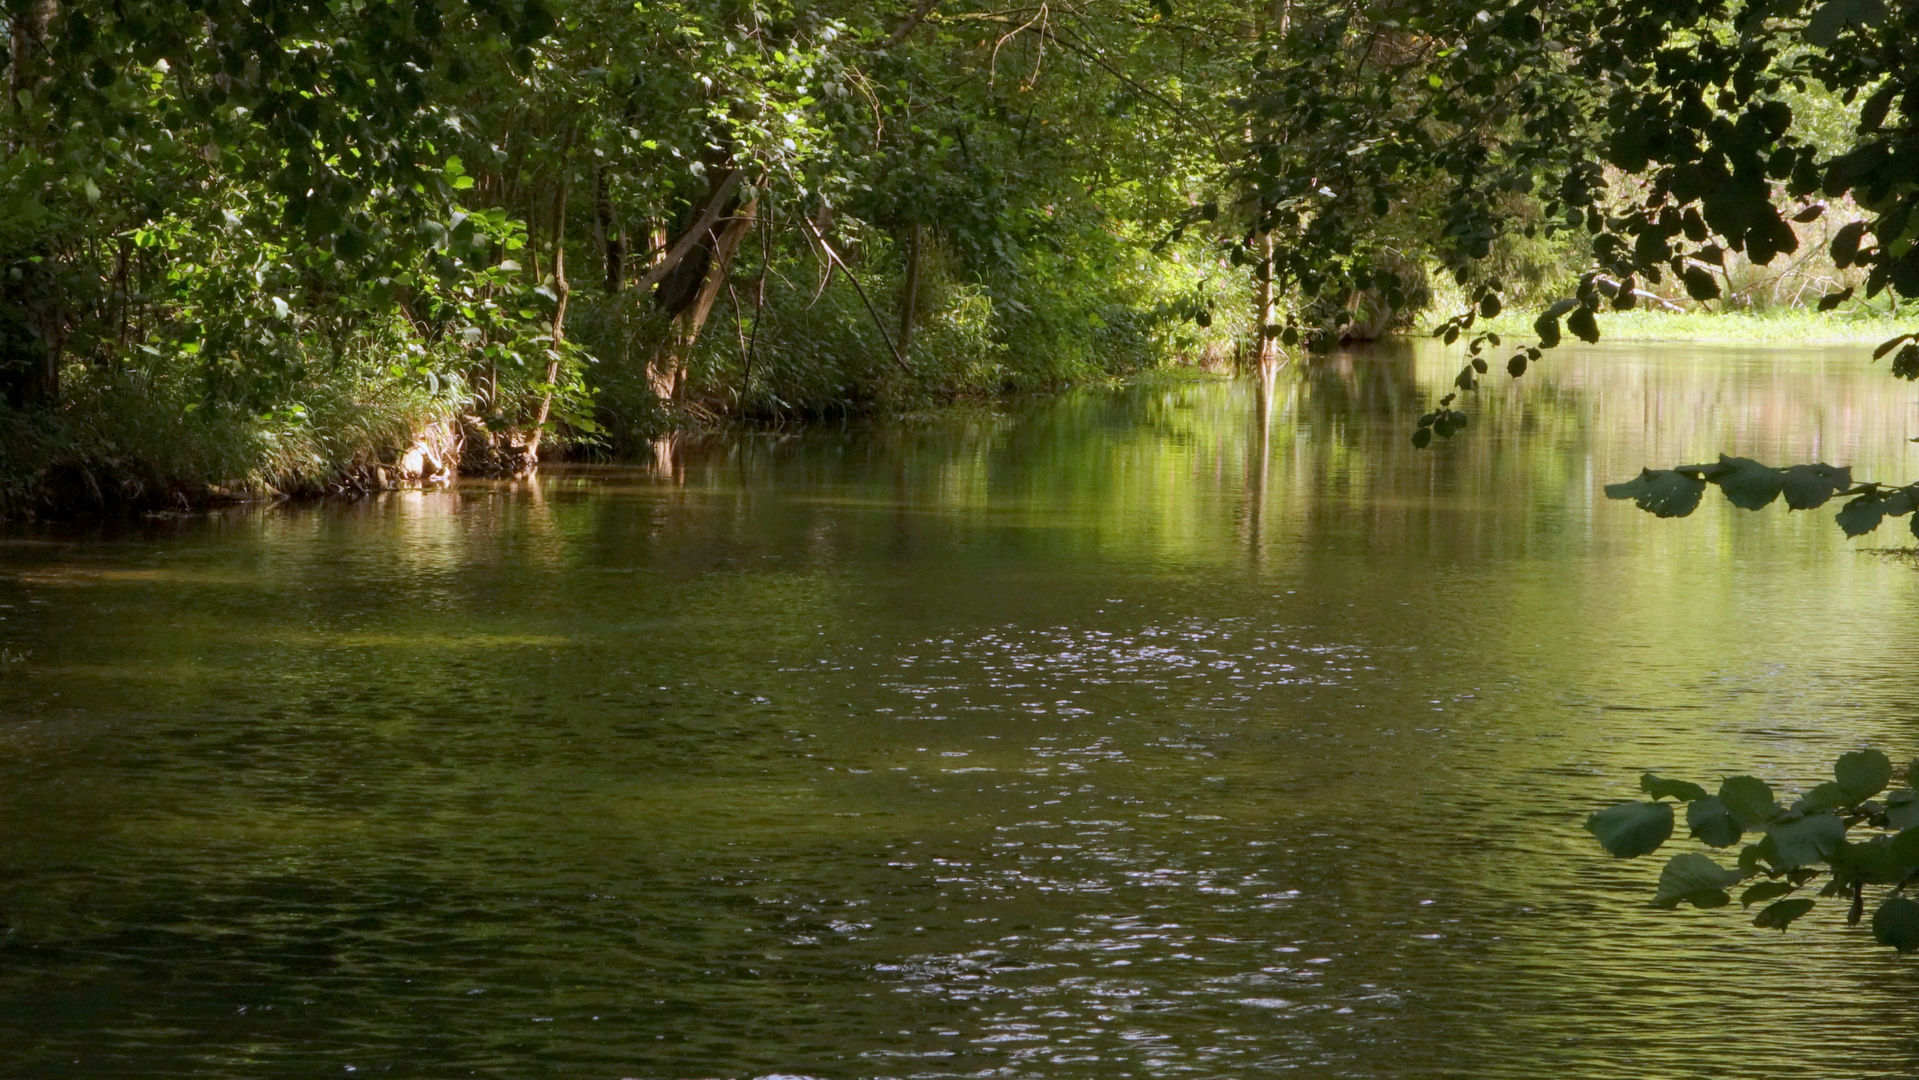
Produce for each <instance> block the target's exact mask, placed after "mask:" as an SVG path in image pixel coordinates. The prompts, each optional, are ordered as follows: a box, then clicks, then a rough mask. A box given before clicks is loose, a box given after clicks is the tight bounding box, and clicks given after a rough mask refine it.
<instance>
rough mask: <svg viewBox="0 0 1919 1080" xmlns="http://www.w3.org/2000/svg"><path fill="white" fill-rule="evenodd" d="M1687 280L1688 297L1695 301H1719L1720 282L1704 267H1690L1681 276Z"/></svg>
mask: <svg viewBox="0 0 1919 1080" xmlns="http://www.w3.org/2000/svg"><path fill="white" fill-rule="evenodd" d="M1680 276H1681V277H1683V278H1685V280H1686V295H1687V296H1690V297H1692V298H1693V299H1694V300H1717V299H1719V282H1718V280H1717V279H1715V278H1714V277H1713V276H1712V271H1710V270H1708V269H1706V268H1705V267H1703V266H1688V267H1686V269H1685V272H1684V273H1683V274H1681V275H1680Z"/></svg>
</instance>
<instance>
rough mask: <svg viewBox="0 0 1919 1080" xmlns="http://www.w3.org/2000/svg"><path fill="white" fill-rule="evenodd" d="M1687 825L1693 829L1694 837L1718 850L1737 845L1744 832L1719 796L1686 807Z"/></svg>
mask: <svg viewBox="0 0 1919 1080" xmlns="http://www.w3.org/2000/svg"><path fill="white" fill-rule="evenodd" d="M1686 824H1687V825H1688V826H1689V827H1690V828H1691V829H1692V835H1694V836H1696V837H1698V838H1699V839H1700V840H1702V841H1704V842H1705V843H1707V844H1708V845H1710V846H1712V847H1717V848H1722V847H1731V846H1733V845H1734V844H1737V843H1738V842H1739V836H1740V834H1741V832H1742V831H1743V830H1741V829H1740V827H1739V822H1738V820H1737V819H1736V818H1734V817H1733V816H1732V812H1731V811H1729V810H1727V809H1726V804H1725V803H1724V802H1722V801H1720V798H1719V796H1717V795H1708V796H1706V797H1705V798H1703V799H1694V800H1693V801H1692V802H1691V804H1689V805H1688V806H1687V807H1686Z"/></svg>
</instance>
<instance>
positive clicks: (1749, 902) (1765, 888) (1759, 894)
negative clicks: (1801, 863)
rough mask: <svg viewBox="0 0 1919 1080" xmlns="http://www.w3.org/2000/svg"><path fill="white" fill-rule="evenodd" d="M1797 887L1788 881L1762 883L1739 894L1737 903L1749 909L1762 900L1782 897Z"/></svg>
mask: <svg viewBox="0 0 1919 1080" xmlns="http://www.w3.org/2000/svg"><path fill="white" fill-rule="evenodd" d="M1798 887H1799V886H1797V885H1794V884H1793V883H1792V882H1790V881H1762V882H1760V883H1759V884H1757V885H1754V886H1752V887H1751V888H1749V889H1747V890H1746V891H1745V892H1742V893H1740V894H1739V903H1740V904H1741V905H1743V906H1745V907H1751V906H1753V905H1754V904H1757V903H1759V902H1760V901H1762V900H1771V899H1772V898H1774V897H1776V896H1784V895H1786V894H1787V893H1789V892H1792V891H1793V890H1794V889H1797V888H1798Z"/></svg>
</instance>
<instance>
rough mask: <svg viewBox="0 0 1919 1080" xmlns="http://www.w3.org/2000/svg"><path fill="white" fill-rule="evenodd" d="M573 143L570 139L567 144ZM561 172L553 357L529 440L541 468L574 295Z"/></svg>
mask: <svg viewBox="0 0 1919 1080" xmlns="http://www.w3.org/2000/svg"><path fill="white" fill-rule="evenodd" d="M567 141H568V142H569V143H570V142H571V141H572V140H571V139H570V138H569V139H568V140H567ZM560 168H561V171H560V191H559V197H558V198H557V199H556V200H555V203H556V206H555V208H554V213H553V295H554V297H555V298H556V299H555V300H554V303H553V331H552V341H553V347H552V356H551V357H550V358H549V359H548V360H547V362H546V389H545V390H544V391H542V392H541V394H540V407H539V410H538V411H537V412H535V413H534V416H533V433H532V434H531V435H529V436H527V440H526V465H527V467H528V468H531V467H533V466H534V465H537V464H538V463H539V460H540V439H541V438H542V437H543V436H544V435H545V434H546V421H547V417H548V416H550V415H552V411H553V384H554V381H555V380H557V379H558V378H559V377H560V356H561V350H562V348H563V347H564V346H565V344H566V302H567V300H568V299H569V298H571V297H572V295H573V289H572V287H571V286H570V285H568V284H567V282H566V181H567V176H566V171H565V169H566V166H565V164H564V161H562V164H561V167H560Z"/></svg>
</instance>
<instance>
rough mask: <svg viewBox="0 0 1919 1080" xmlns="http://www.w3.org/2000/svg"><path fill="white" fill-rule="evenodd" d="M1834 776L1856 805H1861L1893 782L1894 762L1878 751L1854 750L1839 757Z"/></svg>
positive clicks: (1833, 770)
mask: <svg viewBox="0 0 1919 1080" xmlns="http://www.w3.org/2000/svg"><path fill="white" fill-rule="evenodd" d="M1832 775H1833V778H1834V779H1836V780H1838V781H1839V786H1840V787H1842V788H1845V789H1846V794H1847V795H1849V796H1851V798H1852V801H1853V802H1854V803H1861V802H1865V801H1866V800H1867V799H1870V798H1872V797H1873V796H1874V795H1877V794H1879V793H1880V792H1882V791H1884V790H1886V785H1887V784H1888V783H1891V782H1892V760H1891V759H1890V758H1888V757H1886V755H1884V754H1882V753H1880V752H1879V751H1877V750H1854V751H1851V752H1850V753H1845V754H1841V755H1839V761H1838V763H1837V764H1835V765H1834V766H1833V767H1832Z"/></svg>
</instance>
